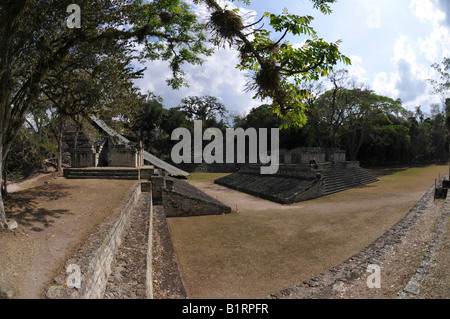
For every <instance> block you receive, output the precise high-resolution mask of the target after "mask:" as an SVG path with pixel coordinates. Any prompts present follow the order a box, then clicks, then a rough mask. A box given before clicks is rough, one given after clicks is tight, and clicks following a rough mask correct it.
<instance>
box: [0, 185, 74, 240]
mask: <svg viewBox="0 0 450 319" xmlns="http://www.w3.org/2000/svg"><path fill="white" fill-rule="evenodd" d="M71 188H72V187H67V186H61V185H58V186H56V185H45V186H40V187H36V188H33V189H28V190H23V191H20V192H16V193H12V194H9V195H8V196H7V197H6V198H5V210H6V216H7V218H8V219H12V220H15V221H17V222H18V223H19V224H20V225H22V226H27V227H30V229H31V230H33V231H36V232H41V231H43V230H44V229H45V228H47V227H49V226H51V224H53V223H54V220H52V219H54V218H59V217H60V216H61V215H65V214H70V213H69V211H68V210H66V209H54V210H49V209H46V208H43V207H42V206H45V203H47V202H50V201H56V200H59V199H62V198H64V197H66V196H68V195H69V191H68V190H69V189H71ZM43 204H44V205H43ZM39 206H40V207H39ZM38 207H39V208H38Z"/></svg>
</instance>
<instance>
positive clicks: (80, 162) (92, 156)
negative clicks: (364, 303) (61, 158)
mask: <svg viewBox="0 0 450 319" xmlns="http://www.w3.org/2000/svg"><path fill="white" fill-rule="evenodd" d="M71 159H72V167H74V168H80V167H95V166H97V163H98V154H96V153H95V152H94V151H93V150H92V149H90V148H86V149H76V150H73V151H72V153H71Z"/></svg>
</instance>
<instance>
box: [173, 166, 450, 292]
mask: <svg viewBox="0 0 450 319" xmlns="http://www.w3.org/2000/svg"><path fill="white" fill-rule="evenodd" d="M447 171H448V166H435V165H434V166H426V167H414V168H406V167H405V168H395V169H376V170H372V173H374V174H376V175H377V176H378V177H379V179H380V181H379V182H377V183H374V184H370V185H366V186H363V187H359V188H356V189H352V190H348V191H345V192H341V193H337V194H333V195H330V196H326V197H322V198H319V199H315V200H311V201H308V202H303V203H298V204H295V205H290V206H284V205H280V204H276V203H272V202H269V201H266V200H262V199H259V198H255V197H252V196H250V195H247V194H243V193H239V192H236V191H233V190H230V189H226V188H224V187H221V186H219V185H215V184H213V183H212V181H213V180H214V179H215V178H218V177H220V176H223V175H224V174H207V173H199V174H192V175H191V177H190V178H189V179H188V181H189V182H190V183H191V184H193V185H195V186H196V187H198V188H199V189H201V190H203V191H205V192H206V193H208V194H209V195H211V196H213V197H215V198H217V199H219V200H220V201H222V202H223V203H225V204H227V205H229V206H230V207H232V209H233V211H234V212H233V213H231V214H229V215H222V216H204V217H190V218H172V219H169V221H168V222H169V227H170V231H171V236H172V240H173V243H174V248H175V251H176V253H177V257H178V262H179V264H180V268H181V273H182V276H183V280H184V282H185V285H186V289H187V292H188V296H189V297H190V298H259V297H264V296H267V295H268V294H270V293H273V292H277V291H279V290H281V289H283V288H287V287H291V286H293V285H296V284H299V283H301V282H302V281H304V280H307V279H310V278H311V277H314V276H316V275H318V274H320V273H322V272H323V271H325V270H327V269H329V268H330V267H333V266H334V265H337V264H339V263H341V262H342V261H344V260H346V259H347V258H349V257H350V256H352V255H353V254H355V253H356V252H358V251H359V250H361V249H362V248H364V247H365V246H367V245H368V244H370V243H371V242H372V241H374V240H375V239H376V238H377V237H379V236H380V235H381V234H383V233H384V232H385V231H386V230H387V229H389V228H390V227H391V226H392V225H394V224H395V223H396V222H397V221H398V220H400V219H401V218H402V217H403V216H404V215H405V214H406V213H407V212H408V211H409V210H410V209H411V208H412V207H413V206H414V204H415V203H416V202H417V201H418V200H419V199H420V198H421V197H422V196H423V195H424V193H425V192H426V190H427V189H428V188H429V187H430V186H431V185H433V184H434V181H435V179H437V178H438V176H439V175H442V174H443V173H446V172H447ZM236 210H238V212H236Z"/></svg>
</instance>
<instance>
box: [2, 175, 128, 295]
mask: <svg viewBox="0 0 450 319" xmlns="http://www.w3.org/2000/svg"><path fill="white" fill-rule="evenodd" d="M40 179H41V178H37V179H35V180H34V181H32V182H30V181H28V183H26V184H25V185H22V186H26V187H27V189H26V191H23V190H22V191H17V192H14V193H11V195H10V197H9V198H7V199H6V200H5V207H6V211H7V217H8V219H12V220H16V221H17V222H18V223H19V228H18V229H17V230H16V231H14V232H11V231H5V232H0V247H2V254H1V257H0V296H6V295H7V296H8V297H13V298H42V297H43V290H44V288H45V286H46V285H47V284H48V283H49V280H51V278H53V277H54V273H55V272H56V271H57V270H58V267H60V266H61V265H63V263H64V262H65V260H66V259H67V258H68V257H69V256H71V255H72V254H73V253H74V252H75V251H76V249H77V248H78V247H79V245H80V244H81V243H83V241H84V240H85V239H86V238H87V237H88V236H89V234H90V233H91V232H92V231H93V229H94V228H95V226H96V225H98V224H99V223H100V222H101V221H103V220H104V218H106V216H108V215H109V214H111V212H112V211H113V210H114V209H117V208H118V207H120V205H121V203H122V201H123V200H125V197H126V194H127V192H128V191H129V190H130V189H131V187H132V186H133V185H134V183H135V181H109V180H66V179H64V178H62V177H58V178H55V179H52V180H49V181H48V182H47V183H46V184H44V185H41V186H38V187H34V188H28V187H31V186H35V185H34V183H36V182H39V181H40ZM21 189H23V188H21Z"/></svg>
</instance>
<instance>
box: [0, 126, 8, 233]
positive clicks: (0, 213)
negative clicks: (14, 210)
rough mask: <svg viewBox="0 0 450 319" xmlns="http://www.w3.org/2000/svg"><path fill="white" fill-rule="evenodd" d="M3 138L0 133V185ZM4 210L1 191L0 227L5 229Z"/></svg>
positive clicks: (0, 178)
mask: <svg viewBox="0 0 450 319" xmlns="http://www.w3.org/2000/svg"><path fill="white" fill-rule="evenodd" d="M2 139H3V134H1V133H0V185H1V184H2V182H3V160H2V158H3V143H2V142H1V141H2ZM6 222H7V219H6V212H5V206H4V205H3V195H2V192H0V228H2V229H5V228H6Z"/></svg>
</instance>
